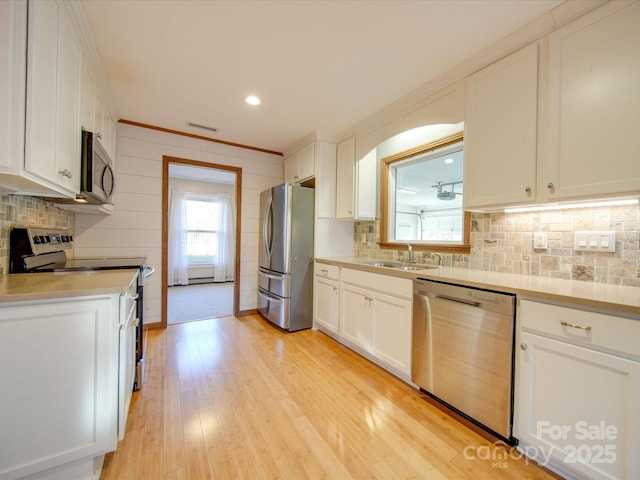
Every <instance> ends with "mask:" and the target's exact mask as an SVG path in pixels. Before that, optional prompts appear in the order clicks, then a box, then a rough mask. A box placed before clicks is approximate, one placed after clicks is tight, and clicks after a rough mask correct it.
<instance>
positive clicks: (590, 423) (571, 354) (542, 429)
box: [514, 332, 640, 479]
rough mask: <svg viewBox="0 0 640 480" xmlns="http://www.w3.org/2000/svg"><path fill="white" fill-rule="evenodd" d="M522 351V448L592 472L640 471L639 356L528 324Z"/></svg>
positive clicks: (625, 474) (518, 425) (518, 428)
mask: <svg viewBox="0 0 640 480" xmlns="http://www.w3.org/2000/svg"><path fill="white" fill-rule="evenodd" d="M516 352H517V353H516V355H517V357H516V369H517V370H518V372H519V373H518V377H519V378H518V384H517V385H516V405H517V407H516V412H517V415H516V418H515V425H514V433H515V436H516V437H517V438H519V440H520V441H521V442H523V443H524V445H522V444H521V445H522V447H521V448H523V449H524V451H525V452H526V453H528V454H537V455H538V458H537V460H538V461H541V462H543V464H544V463H545V462H546V461H547V460H548V456H549V455H551V456H552V459H553V461H554V462H555V463H556V464H557V466H558V467H559V468H562V469H565V470H568V471H572V470H573V471H578V472H580V473H581V474H582V475H585V476H587V477H588V478H598V479H605V478H606V479H612V478H619V479H622V478H638V475H640V458H639V457H638V455H637V445H638V444H640V410H639V409H638V405H640V362H634V361H631V360H627V359H623V358H620V357H615V356H613V355H608V354H605V353H601V352H598V351H594V350H590V349H587V348H583V347H579V346H575V345H571V344H568V343H565V342H560V341H556V340H553V339H550V338H547V337H543V336H539V335H535V334H532V333H528V332H522V333H521V335H520V344H519V345H518V346H517V349H516Z"/></svg>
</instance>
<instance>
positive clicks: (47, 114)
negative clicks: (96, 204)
mask: <svg viewBox="0 0 640 480" xmlns="http://www.w3.org/2000/svg"><path fill="white" fill-rule="evenodd" d="M28 32H29V33H28V51H27V60H28V61H27V114H26V132H25V135H26V136H25V171H27V172H29V173H30V174H32V175H34V176H36V177H40V178H41V179H42V180H43V181H44V182H45V183H46V184H49V185H50V186H51V188H52V190H54V191H57V192H59V193H60V194H62V195H64V196H69V197H75V194H76V193H79V192H80V107H81V101H82V93H81V92H82V89H81V85H82V83H81V79H82V52H81V49H80V43H79V41H78V38H77V36H76V34H75V32H74V30H73V28H72V25H71V21H70V19H69V16H68V13H67V11H66V10H65V7H64V5H63V4H60V3H58V2H55V1H38V2H30V3H29V26H28Z"/></svg>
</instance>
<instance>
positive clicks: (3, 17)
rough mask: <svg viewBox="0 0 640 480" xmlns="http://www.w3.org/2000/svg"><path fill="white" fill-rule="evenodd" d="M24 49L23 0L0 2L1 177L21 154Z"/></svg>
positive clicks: (9, 171)
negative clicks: (19, 0)
mask: <svg viewBox="0 0 640 480" xmlns="http://www.w3.org/2000/svg"><path fill="white" fill-rule="evenodd" d="M26 49H27V3H26V1H21V2H6V1H5V2H0V177H1V176H2V174H6V173H12V172H13V165H14V163H15V161H16V160H15V159H19V160H20V161H22V159H23V158H24V157H23V155H24V153H23V151H24V88H25V82H26V74H25V70H26V60H27V58H26V55H25V52H26ZM2 180H3V179H2V178H0V182H2Z"/></svg>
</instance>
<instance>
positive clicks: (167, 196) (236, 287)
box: [161, 156, 242, 328]
mask: <svg viewBox="0 0 640 480" xmlns="http://www.w3.org/2000/svg"><path fill="white" fill-rule="evenodd" d="M176 187H178V188H176ZM172 190H179V191H180V192H183V193H182V195H183V197H184V198H183V200H185V201H186V200H187V198H188V199H189V202H190V203H191V206H192V208H195V211H197V210H198V208H202V207H204V208H205V210H207V209H209V208H212V207H211V205H212V204H217V200H214V199H216V198H220V199H222V198H228V200H226V202H228V203H230V204H231V205H232V206H233V220H234V221H233V222H232V224H231V225H230V226H229V228H228V229H227V230H229V231H231V232H233V234H232V235H230V238H229V244H228V245H227V248H228V251H229V257H230V259H229V265H227V266H226V267H220V266H219V265H218V264H217V263H216V265H215V267H214V266H213V264H210V265H207V262H206V261H199V260H201V258H196V261H193V255H196V256H201V255H206V253H203V250H202V249H199V248H198V246H197V245H195V246H194V244H193V243H190V249H191V252H189V253H190V257H189V258H191V260H192V261H191V262H190V263H191V264H192V265H191V268H189V272H188V273H181V275H180V279H179V280H176V278H175V277H174V276H173V275H174V274H175V270H174V269H173V268H169V266H170V254H169V253H170V251H171V250H172V248H173V247H170V245H172V244H171V241H172V236H171V235H170V224H171V221H170V219H171V204H170V201H171V196H172ZM216 190H218V191H217V192H216ZM241 191H242V169H241V168H239V167H231V166H228V165H220V164H213V163H207V162H201V161H197V160H189V159H183V158H176V157H169V156H164V157H163V173H162V289H161V291H162V319H161V326H162V328H166V327H167V325H169V324H172V323H181V322H184V321H190V320H196V319H202V318H215V317H218V316H228V315H234V316H235V315H237V314H238V311H239V291H240V284H239V282H240V276H239V271H240V218H241V217H240V214H241V210H240V207H241V200H242V198H241ZM186 192H188V194H187V193H186ZM220 203H224V201H222V200H221V201H220ZM185 205H187V203H185ZM216 208H217V207H216ZM195 228H198V229H200V228H202V229H205V228H208V227H195ZM187 232H188V233H186V235H187V237H189V238H190V239H193V238H197V237H198V236H201V235H205V236H206V235H209V236H213V237H214V238H216V235H218V233H216V232H206V231H205V232H202V231H200V230H198V231H189V230H187ZM190 241H191V242H192V240H190ZM215 241H217V240H215ZM215 241H214V242H215ZM194 252H195V253H194ZM231 253H233V255H231ZM185 261H186V260H185ZM225 268H226V270H225ZM225 271H226V274H225ZM181 272H182V271H181ZM214 277H215V282H214ZM170 284H172V285H175V286H171V287H169V285H170ZM178 285H179V286H178Z"/></svg>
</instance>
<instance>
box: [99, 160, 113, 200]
mask: <svg viewBox="0 0 640 480" xmlns="http://www.w3.org/2000/svg"><path fill="white" fill-rule="evenodd" d="M107 172H108V174H109V175H108V177H107V178H109V180H110V181H111V185H110V188H109V191H107V190H106V189H105V183H106V182H105V177H106V176H107ZM100 183H101V186H102V191H103V192H104V193H105V195H106V196H107V198H109V197H111V194H112V193H113V189H114V188H115V183H116V182H115V177H114V175H113V170H112V169H111V167H110V166H109V165H105V166H104V170H102V178H101V179H100Z"/></svg>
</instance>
